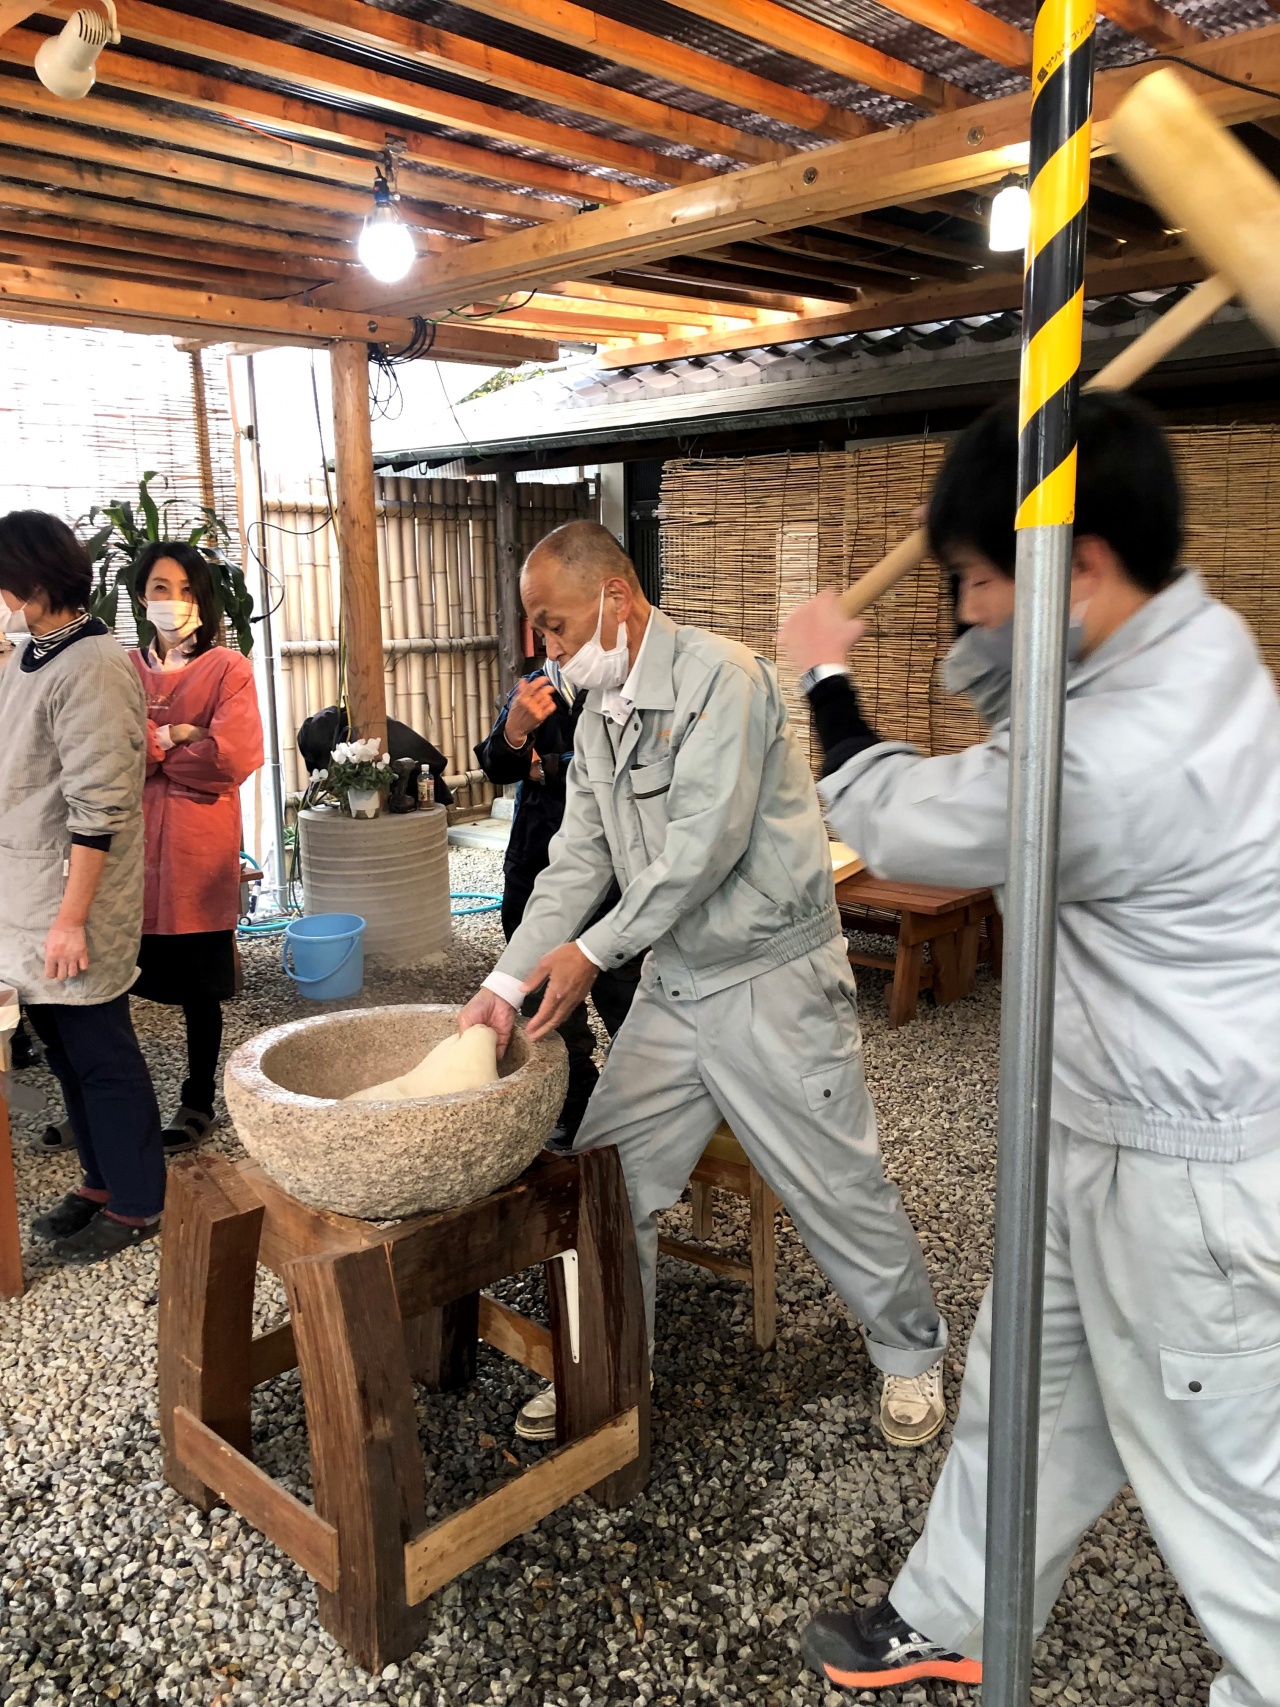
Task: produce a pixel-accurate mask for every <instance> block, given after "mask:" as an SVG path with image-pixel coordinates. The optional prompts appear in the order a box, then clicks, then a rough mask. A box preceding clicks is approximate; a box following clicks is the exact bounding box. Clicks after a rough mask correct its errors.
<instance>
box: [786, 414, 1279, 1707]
mask: <svg viewBox="0 0 1280 1707" xmlns="http://www.w3.org/2000/svg"><path fill="white" fill-rule="evenodd" d="M1079 435H1080V443H1079V454H1078V481H1077V492H1076V516H1075V543H1074V553H1073V559H1072V578H1071V598H1072V617H1073V623H1072V629H1073V633H1072V646H1071V655H1072V657H1073V660H1074V662H1073V667H1072V669H1071V671H1070V674H1069V676H1068V681H1067V692H1066V714H1065V729H1064V754H1063V778H1062V838H1061V853H1060V864H1059V887H1058V927H1057V928H1058V974H1057V990H1056V1002H1055V1011H1054V1038H1053V1099H1052V1117H1053V1125H1052V1128H1051V1137H1050V1153H1049V1197H1048V1225H1047V1232H1046V1250H1045V1267H1044V1329H1043V1336H1042V1363H1041V1375H1040V1472H1039V1499H1038V1517H1037V1534H1036V1585H1035V1615H1036V1619H1037V1623H1038V1624H1043V1623H1044V1621H1045V1620H1046V1619H1047V1618H1048V1615H1049V1612H1050V1610H1051V1608H1052V1606H1053V1602H1054V1600H1055V1599H1056V1598H1057V1595H1058V1591H1059V1589H1060V1588H1061V1586H1062V1582H1063V1579H1064V1577H1065V1576H1066V1574H1067V1570H1068V1568H1069V1567H1070V1564H1071V1559H1072V1555H1073V1553H1074V1552H1075V1548H1076V1544H1077V1542H1078V1541H1079V1539H1080V1537H1081V1535H1082V1534H1083V1533H1084V1531H1085V1530H1087V1529H1088V1528H1089V1526H1090V1525H1091V1524H1092V1523H1093V1522H1094V1521H1095V1519H1096V1518H1097V1517H1098V1516H1099V1515H1100V1514H1101V1513H1102V1512H1103V1511H1104V1510H1105V1509H1106V1507H1107V1506H1108V1505H1109V1504H1110V1503H1111V1501H1112V1499H1113V1498H1114V1497H1115V1495H1116V1493H1117V1492H1118V1491H1119V1489H1120V1488H1121V1487H1122V1486H1123V1485H1124V1483H1125V1482H1126V1481H1127V1482H1129V1483H1131V1484H1132V1487H1133V1490H1134V1492H1135V1493H1136V1494H1137V1496H1138V1499H1139V1500H1140V1501H1141V1503H1142V1509H1143V1512H1144V1513H1145V1515H1146V1518H1147V1521H1148V1523H1149V1524H1150V1526H1151V1531H1152V1534H1153V1535H1154V1536H1155V1539H1156V1542H1157V1543H1158V1545H1159V1547H1160V1550H1161V1552H1162V1553H1163V1554H1164V1556H1165V1559H1166V1560H1167V1561H1168V1564H1169V1566H1170V1568H1171V1570H1172V1571H1173V1573H1174V1575H1175V1576H1176V1577H1177V1579H1178V1583H1179V1585H1180V1587H1181V1588H1182V1590H1183V1592H1184V1593H1185V1594H1186V1596H1187V1599H1188V1600H1189V1601H1190V1603H1191V1607H1192V1610H1193V1611H1194V1612H1195V1614H1196V1616H1197V1617H1198V1618H1199V1620H1200V1623H1201V1625H1202V1627H1203V1629H1204V1633H1205V1635H1206V1636H1207V1638H1208V1640H1209V1641H1210V1643H1211V1644H1212V1645H1213V1647H1214V1648H1216V1649H1217V1651H1218V1652H1219V1653H1220V1654H1221V1655H1222V1656H1223V1660H1224V1667H1223V1670H1222V1672H1221V1673H1220V1674H1219V1676H1218V1678H1217V1679H1216V1680H1215V1682H1214V1684H1213V1687H1212V1689H1211V1691H1210V1701H1211V1703H1212V1707H1277V1703H1280V1054H1278V1041H1277V1040H1278V1039H1280V701H1278V700H1277V696H1276V685H1275V681H1274V679H1273V677H1272V675H1271V672H1270V671H1269V670H1268V669H1267V667H1266V665H1265V664H1264V663H1263V661H1262V659H1261V658H1260V657H1259V656H1258V648H1257V643H1256V642H1255V640H1254V638H1253V636H1252V635H1251V634H1250V633H1249V630H1248V629H1247V628H1246V626H1245V624H1244V623H1243V622H1242V621H1241V619H1240V618H1239V617H1238V616H1237V615H1236V614H1235V612H1234V611H1230V610H1228V609H1227V608H1226V606H1225V605H1222V604H1220V603H1218V601H1217V600H1216V599H1213V598H1211V597H1210V596H1209V594H1208V593H1207V592H1206V590H1205V586H1204V583H1203V582H1202V581H1201V579H1200V577H1199V576H1198V575H1197V574H1196V573H1195V571H1194V570H1191V569H1183V568H1181V567H1180V563H1179V555H1178V554H1179V550H1180V544H1181V527H1180V515H1179V511H1180V504H1179V494H1178V485H1177V479H1176V476H1175V473H1174V467H1173V460H1172V457H1171V455H1170V453H1169V448H1168V445H1167V443H1166V442H1165V439H1164V435H1163V433H1162V432H1161V430H1160V427H1159V424H1158V423H1157V422H1156V421H1155V419H1154V418H1153V417H1152V416H1151V415H1150V414H1149V413H1148V412H1147V410H1145V409H1144V408H1143V407H1142V406H1141V405H1139V404H1137V403H1136V402H1135V401H1134V400H1133V399H1131V398H1125V397H1121V396H1118V395H1109V394H1106V393H1101V392H1099V393H1096V394H1094V395H1092V396H1086V397H1082V398H1081V400H1080V415H1079ZM1017 460H1018V418H1017V413H1016V410H1015V409H1014V408H1012V407H1010V408H1007V409H1001V410H999V411H996V412H993V413H992V414H991V415H988V416H987V417H985V418H984V419H983V420H980V421H979V422H977V423H976V424H975V425H974V426H973V427H972V428H970V429H969V431H968V432H967V433H966V434H964V435H963V436H962V437H961V438H960V439H959V440H958V441H957V443H956V445H955V447H954V448H953V450H952V452H951V455H950V457H949V459H948V461H947V463H946V465H945V466H944V468H943V470H942V473H941V475H940V476H939V479H938V483H937V485H936V487H935V490H934V493H933V498H932V501H931V503H930V508H929V535H930V540H931V543H932V546H933V549H934V551H935V553H936V554H937V556H938V557H939V558H940V560H941V561H942V564H943V566H944V568H946V569H949V570H951V571H952V572H953V573H955V574H956V575H958V577H959V581H960V600H959V607H958V608H959V611H960V613H961V614H962V616H964V617H966V618H967V620H970V621H974V622H976V623H978V624H979V625H981V626H983V627H985V628H986V632H987V636H988V639H989V640H990V641H991V642H992V643H993V644H991V645H989V646H988V647H987V648H986V650H985V662H984V661H983V659H982V658H979V653H980V652H981V651H982V649H981V648H978V649H975V648H973V647H967V648H965V649H964V650H965V652H966V653H967V655H968V664H967V665H966V669H965V672H964V674H965V676H966V678H967V679H968V681H969V682H970V683H972V681H973V680H975V679H977V678H978V677H979V676H982V677H984V678H985V688H984V691H983V699H984V702H985V704H986V705H988V706H990V707H991V708H992V713H991V714H992V715H993V716H995V717H996V718H997V721H996V723H995V726H994V728H993V730H992V733H991V737H990V739H989V740H987V741H985V742H983V743H982V744H981V745H979V746H976V747H971V748H969V750H968V751H967V752H963V753H957V754H955V755H951V756H944V757H938V758H926V757H924V756H922V755H921V754H920V753H918V752H916V751H914V750H913V749H912V748H910V747H907V746H904V745H902V744H901V743H899V742H893V741H881V740H880V739H879V737H878V736H877V735H876V732H875V731H874V730H873V729H871V728H870V726H869V725H868V724H867V723H866V721H865V719H864V718H863V717H862V714H861V711H860V708H859V706H858V702H857V695H856V692H855V690H854V688H853V687H852V685H851V683H850V681H849V679H848V676H847V673H846V670H845V668H844V663H845V658H846V654H847V649H848V647H849V645H850V644H851V643H852V642H853V641H854V640H856V639H857V637H858V629H857V626H856V625H855V626H851V625H850V624H848V623H847V622H844V621H843V620H842V619H841V618H840V616H839V614H838V613H837V612H836V610H835V609H834V607H833V601H830V600H819V601H815V602H814V603H813V604H811V605H808V606H805V607H802V608H801V609H800V610H799V611H798V612H797V613H796V614H795V616H794V617H793V618H789V619H788V622H787V624H786V625H785V627H784V630H783V636H782V638H783V643H784V645H786V646H787V649H788V650H789V651H790V653H791V656H792V658H793V659H794V661H795V662H796V664H797V665H798V666H799V667H800V668H801V669H803V670H804V671H805V672H806V674H807V675H808V677H809V683H808V691H809V695H810V703H811V705H812V707H813V712H814V717H815V721H816V722H817V724H818V728H819V733H820V734H821V736H822V740H823V744H824V746H825V747H826V749H827V755H828V759H827V763H828V774H827V775H826V777H825V780H824V781H823V783H822V784H821V791H822V793H823V795H824V797H825V799H826V801H827V809H828V813H829V815H830V818H831V821H832V823H833V824H834V825H835V827H836V829H837V830H838V831H839V833H840V834H841V835H842V836H844V837H845V838H846V840H849V841H851V842H852V843H853V845H854V846H856V847H857V849H858V851H859V852H860V853H861V854H862V856H863V858H864V859H865V860H866V861H867V864H868V865H869V866H870V868H871V869H872V870H873V871H875V872H877V873H882V874H884V875H885V876H891V877H899V878H903V879H908V880H915V881H917V882H921V883H962V884H965V885H975V886H976V885H987V884H991V885H999V884H1002V883H1003V882H1004V880H1005V873H1006V857H1007V856H1006V840H1007V835H1008V828H1007V811H1008V808H1007V798H1008V784H1009V725H1008V722H1007V720H1003V719H1002V716H1001V712H1000V710H999V705H998V702H999V700H1000V699H1001V697H1002V696H1001V694H1000V693H999V691H998V690H999V685H1000V684H999V679H998V678H999V651H998V646H997V645H996V644H995V642H997V641H998V637H999V634H1000V631H1001V627H1002V625H1003V610H1002V608H1001V601H1000V600H999V599H996V600H995V601H994V602H993V601H992V599H991V598H990V597H989V596H986V595H984V597H983V598H981V599H980V598H979V597H978V596H977V590H978V587H979V584H980V583H982V582H984V581H985V582H986V583H987V584H988V594H989V592H990V580H991V575H992V573H993V572H994V573H996V574H997V576H999V575H1003V576H1006V577H1008V576H1012V574H1013V569H1014V557H1015V546H1014V509H1015V497H1014V494H1015V471H1016V467H1017ZM855 656H856V654H855ZM955 656H956V655H955V654H953V659H954V658H955ZM975 659H977V660H978V662H977V665H976V666H975V668H973V669H971V668H970V667H969V666H974V661H975ZM961 661H962V662H963V661H964V660H961ZM975 672H976V673H975ZM1005 673H1006V675H1007V665H1006V672H1005ZM970 691H971V690H970ZM990 1375H991V1312H990V1299H989V1297H988V1299H987V1300H985V1301H984V1303H983V1306H982V1309H981V1311H980V1313H979V1316H978V1321H977V1325H976V1327H975V1328H974V1332H973V1338H972V1340H971V1341H970V1344H969V1352H968V1358H967V1361H966V1365H965V1380H964V1391H963V1394H962V1396H961V1401H960V1416H959V1420H958V1421H957V1423H956V1429H955V1436H954V1439H953V1442H952V1446H951V1452H950V1455H949V1456H948V1458H947V1462H946V1465H945V1467H944V1469H943V1472H942V1477H941V1480H940V1481H939V1483H938V1487H937V1490H936V1492H935V1493H934V1496H933V1503H932V1504H931V1505H930V1507H929V1514H928V1519H927V1521H926V1523H925V1527H924V1532H923V1534H922V1535H921V1537H920V1539H919V1541H917V1543H916V1545H915V1547H914V1548H913V1549H912V1552H911V1554H910V1556H909V1558H908V1559H907V1561H906V1564H905V1566H904V1567H903V1569H902V1571H901V1573H900V1574H899V1576H898V1579H897V1581H896V1582H895V1583H894V1585H893V1587H892V1588H891V1589H890V1591H889V1594H888V1596H887V1597H886V1598H885V1599H883V1600H882V1601H880V1602H879V1603H878V1604H877V1605H875V1606H871V1607H857V1608H854V1607H846V1608H832V1609H831V1610H829V1611H826V1612H822V1613H820V1614H819V1615H818V1616H817V1617H816V1618H815V1619H814V1620H813V1622H812V1623H811V1624H810V1625H809V1628H808V1630H807V1631H806V1632H805V1637H804V1652H805V1656H806V1658H807V1659H808V1660H809V1662H810V1664H812V1665H813V1666H814V1668H815V1669H816V1670H818V1671H820V1672H822V1673H823V1675H824V1676H825V1677H826V1678H827V1680H828V1681H829V1682H832V1683H836V1684H839V1685H842V1686H843V1687H845V1688H849V1689H873V1688H879V1687H882V1686H884V1687H897V1686H899V1685H901V1684H904V1683H908V1682H912V1681H916V1680H919V1679H922V1678H942V1679H946V1680H948V1681H950V1682H967V1683H973V1682H977V1681H979V1679H980V1677H981V1664H980V1655H981V1652H982V1619H983V1596H984V1569H985V1565H984V1545H985V1530H986V1495H987V1422H988V1410H989V1386H990Z"/></svg>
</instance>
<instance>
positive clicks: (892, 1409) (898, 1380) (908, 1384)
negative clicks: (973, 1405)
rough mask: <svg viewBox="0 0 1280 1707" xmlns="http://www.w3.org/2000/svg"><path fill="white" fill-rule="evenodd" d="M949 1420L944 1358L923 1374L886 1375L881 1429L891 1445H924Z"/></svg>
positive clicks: (881, 1403) (882, 1399)
mask: <svg viewBox="0 0 1280 1707" xmlns="http://www.w3.org/2000/svg"><path fill="white" fill-rule="evenodd" d="M946 1420H947V1405H946V1400H945V1399H944V1398H943V1396H942V1359H941V1358H939V1359H938V1361H937V1362H936V1363H935V1364H934V1366H933V1368H932V1369H926V1370H925V1372H924V1374H923V1375H886V1376H885V1378H884V1390H883V1392H882V1393H881V1395H880V1431H881V1433H882V1434H883V1435H884V1437H885V1439H886V1440H887V1441H888V1442H889V1444H890V1446H923V1445H924V1443H925V1442H926V1441H927V1440H932V1439H933V1437H934V1435H935V1434H937V1433H938V1431H939V1429H940V1428H941V1427H942V1425H943V1423H944V1422H946Z"/></svg>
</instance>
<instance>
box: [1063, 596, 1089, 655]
mask: <svg viewBox="0 0 1280 1707" xmlns="http://www.w3.org/2000/svg"><path fill="white" fill-rule="evenodd" d="M1089 603H1090V601H1089V600H1088V599H1081V601H1080V603H1079V604H1076V605H1072V607H1071V616H1070V619H1069V621H1068V623H1067V662H1068V664H1078V663H1079V662H1080V659H1081V658H1082V657H1083V656H1084V617H1085V612H1086V611H1087V610H1088V608H1089Z"/></svg>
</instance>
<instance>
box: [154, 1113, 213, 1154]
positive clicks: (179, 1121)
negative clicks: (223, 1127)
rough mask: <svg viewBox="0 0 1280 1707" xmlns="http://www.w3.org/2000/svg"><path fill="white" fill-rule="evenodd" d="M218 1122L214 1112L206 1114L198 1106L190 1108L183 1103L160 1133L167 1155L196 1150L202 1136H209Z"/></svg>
mask: <svg viewBox="0 0 1280 1707" xmlns="http://www.w3.org/2000/svg"><path fill="white" fill-rule="evenodd" d="M216 1124H217V1122H216V1120H215V1117H214V1116H213V1115H212V1114H205V1113H204V1112H203V1110H201V1109H198V1108H188V1107H187V1105H186V1103H183V1104H182V1106H181V1108H179V1110H178V1112H177V1113H176V1114H175V1115H174V1117H173V1119H172V1120H171V1121H170V1122H169V1124H168V1125H167V1126H166V1127H165V1129H164V1131H163V1132H162V1133H161V1134H160V1136H161V1138H162V1139H163V1141H164V1153H165V1155H166V1156H180V1155H181V1154H182V1153H183V1152H184V1151H185V1150H194V1149H195V1147H196V1145H197V1144H199V1142H200V1141H201V1139H202V1138H207V1137H208V1135H209V1134H210V1132H212V1131H213V1128H214V1126H215V1125H216Z"/></svg>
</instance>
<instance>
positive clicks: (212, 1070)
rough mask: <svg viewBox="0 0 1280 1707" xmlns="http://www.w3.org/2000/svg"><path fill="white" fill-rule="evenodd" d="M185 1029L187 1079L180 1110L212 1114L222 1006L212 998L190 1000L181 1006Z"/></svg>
mask: <svg viewBox="0 0 1280 1707" xmlns="http://www.w3.org/2000/svg"><path fill="white" fill-rule="evenodd" d="M182 1017H183V1019H184V1020H185V1021H186V1026H187V1078H186V1079H185V1080H184V1081H183V1085H182V1092H181V1100H182V1106H183V1107H184V1108H194V1109H196V1110H198V1111H199V1113H201V1114H212V1113H213V1099H214V1095H215V1093H216V1091H217V1088H218V1054H219V1051H220V1050H221V1048H222V1003H221V1002H220V1001H219V1000H218V998H217V997H216V996H193V997H191V998H190V999H189V1000H188V1001H185V1002H183V1004H182Z"/></svg>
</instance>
